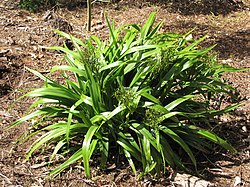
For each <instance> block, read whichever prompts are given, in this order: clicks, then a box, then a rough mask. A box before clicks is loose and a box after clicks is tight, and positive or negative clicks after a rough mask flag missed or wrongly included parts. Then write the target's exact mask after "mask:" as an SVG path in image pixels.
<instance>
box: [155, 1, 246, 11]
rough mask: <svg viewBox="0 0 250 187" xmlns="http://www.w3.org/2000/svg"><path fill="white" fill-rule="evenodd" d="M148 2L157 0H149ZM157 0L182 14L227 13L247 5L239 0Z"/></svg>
mask: <svg viewBox="0 0 250 187" xmlns="http://www.w3.org/2000/svg"><path fill="white" fill-rule="evenodd" d="M150 2H157V1H155V0H151V1H150ZM159 2H160V3H161V4H163V5H164V6H165V7H167V8H170V10H172V11H174V12H178V13H180V14H183V15H194V14H204V15H206V14H214V15H227V14H229V13H231V12H235V11H237V10H240V9H243V8H246V7H247V5H245V4H244V3H243V2H242V1H241V0H194V1H187V0H160V1H159Z"/></svg>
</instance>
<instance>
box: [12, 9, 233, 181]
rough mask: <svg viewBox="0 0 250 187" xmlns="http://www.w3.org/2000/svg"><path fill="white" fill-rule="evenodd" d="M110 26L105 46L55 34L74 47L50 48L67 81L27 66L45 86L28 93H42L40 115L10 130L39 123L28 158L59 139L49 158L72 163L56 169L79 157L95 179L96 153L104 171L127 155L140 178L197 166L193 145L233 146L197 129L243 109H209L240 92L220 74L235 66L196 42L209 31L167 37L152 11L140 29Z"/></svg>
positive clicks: (30, 116)
mask: <svg viewBox="0 0 250 187" xmlns="http://www.w3.org/2000/svg"><path fill="white" fill-rule="evenodd" d="M107 23H108V26H109V31H110V38H109V40H108V41H105V42H103V41H101V40H100V39H99V38H98V37H96V36H92V37H90V38H89V39H88V40H86V41H84V42H83V41H81V40H79V39H77V38H75V37H73V36H70V35H68V34H66V33H63V32H60V31H56V32H57V33H58V34H60V35H62V36H64V37H66V38H68V39H71V40H72V42H73V44H74V47H75V48H74V50H70V49H68V48H67V46H65V47H58V46H57V47H50V49H54V50H60V51H61V52H63V53H64V54H65V59H66V61H67V63H68V65H62V66H55V67H53V68H52V69H51V73H53V72H55V71H60V72H61V75H62V78H63V80H64V81H60V82H57V81H55V80H53V79H52V78H50V77H52V76H50V75H48V76H45V75H43V74H40V73H39V72H37V71H34V70H31V69H29V70H30V71H31V72H33V73H34V74H35V75H37V76H38V77H40V78H41V79H43V80H44V83H45V84H44V86H43V87H41V88H37V89H34V90H33V91H31V92H29V93H27V94H25V96H29V97H36V98H38V100H37V101H36V102H35V103H33V104H32V106H31V108H33V110H34V109H35V111H34V112H32V113H30V114H28V115H26V116H25V117H22V118H20V119H18V120H17V121H16V122H15V123H14V124H13V125H12V126H11V127H14V126H16V125H19V124H21V123H23V122H25V121H29V120H32V121H33V123H32V126H33V127H34V130H33V131H32V133H31V134H29V135H28V136H26V138H24V140H27V139H28V138H30V137H32V136H34V135H37V134H39V135H40V137H39V138H38V139H36V140H35V141H34V143H33V145H32V146H31V148H30V150H29V152H28V156H27V159H28V158H30V157H31V155H32V153H33V152H34V151H36V150H38V149H40V148H42V147H44V145H49V147H51V145H54V152H53V154H52V155H51V159H52V158H53V157H54V156H55V155H56V154H66V155H67V157H68V159H67V160H66V161H65V162H64V163H62V164H61V165H60V166H59V167H57V168H56V169H55V170H53V171H52V172H51V175H57V174H59V173H60V172H61V171H63V170H64V169H65V168H67V167H69V166H70V165H72V164H74V163H75V162H77V161H82V162H83V166H84V171H85V174H86V176H87V177H91V171H90V163H91V162H92V159H93V155H95V158H99V159H98V161H96V162H95V163H97V164H100V166H101V167H105V166H107V163H109V162H110V160H111V159H114V158H115V159H116V158H117V160H118V158H119V157H121V156H124V158H126V159H127V161H128V163H129V164H130V166H131V168H132V171H133V172H134V173H135V174H136V172H138V169H141V171H142V172H141V173H142V174H147V173H151V174H158V175H160V174H162V173H164V172H165V169H166V166H171V167H173V168H176V167H177V168H181V169H186V164H185V163H188V164H190V163H192V164H193V165H194V167H195V168H196V167H197V162H196V158H195V155H194V151H197V150H198V151H204V152H206V151H209V150H213V147H214V146H213V144H214V143H216V144H218V145H220V146H222V147H223V148H225V149H227V150H228V151H230V152H232V153H234V152H236V151H235V149H234V148H233V147H232V146H231V145H230V144H228V143H227V142H226V141H224V140H223V139H221V138H220V137H218V136H217V135H215V134H214V133H212V132H209V131H208V130H205V129H202V128H200V127H199V124H203V126H204V124H207V125H209V119H211V118H213V117H214V116H215V115H219V114H222V113H225V112H228V111H230V110H232V109H234V108H235V107H236V106H231V107H228V108H226V109H223V110H220V111H218V110H212V109H211V107H210V105H211V102H212V101H213V100H214V99H216V97H217V95H218V94H229V95H230V93H231V92H230V90H233V88H232V87H230V86H229V85H227V84H225V83H224V82H223V81H222V80H221V78H220V77H221V75H222V74H223V73H224V72H228V71H236V70H235V69H233V68H230V67H228V66H224V65H221V64H218V63H217V61H216V58H215V57H214V56H213V55H210V54H209V52H210V50H211V49H212V48H213V47H209V48H205V49H199V48H198V44H199V43H200V42H202V41H203V40H204V39H205V37H204V38H201V39H199V40H194V39H192V37H191V34H190V33H188V34H185V35H179V34H174V33H168V34H166V33H160V32H159V29H160V27H161V25H162V23H159V24H156V25H155V13H152V14H151V15H150V16H149V18H148V20H147V21H146V23H145V24H144V25H143V26H142V27H141V26H139V25H136V24H131V25H125V26H123V27H120V28H118V29H115V27H114V23H110V22H109V21H108V19H107ZM180 153H181V154H180ZM183 158H185V159H184V160H185V163H184V161H183Z"/></svg>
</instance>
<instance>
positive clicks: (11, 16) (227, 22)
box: [0, 0, 250, 187]
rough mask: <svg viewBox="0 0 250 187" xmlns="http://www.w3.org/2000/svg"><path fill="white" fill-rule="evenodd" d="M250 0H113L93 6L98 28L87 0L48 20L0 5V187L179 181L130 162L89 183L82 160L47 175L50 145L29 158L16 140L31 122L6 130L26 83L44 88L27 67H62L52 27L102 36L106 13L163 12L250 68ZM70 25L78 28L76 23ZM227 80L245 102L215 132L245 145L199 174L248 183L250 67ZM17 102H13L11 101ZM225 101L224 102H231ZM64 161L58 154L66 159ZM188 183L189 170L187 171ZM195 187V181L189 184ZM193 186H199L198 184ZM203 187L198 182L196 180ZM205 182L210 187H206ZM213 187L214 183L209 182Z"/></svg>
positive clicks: (173, 26)
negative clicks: (140, 173) (136, 172)
mask: <svg viewBox="0 0 250 187" xmlns="http://www.w3.org/2000/svg"><path fill="white" fill-rule="evenodd" d="M249 5H250V2H249V0H244V1H239V0H238V1H236V0H231V1H230V0H224V1H223V0H221V1H213V0H204V1H185V0H178V1H173V0H169V1H154V0H151V1H146V0H139V1H131V0H127V1H126V0H122V1H115V2H113V3H110V4H101V3H95V4H94V5H93V26H92V32H86V24H85V23H86V7H85V5H84V3H79V4H70V5H68V6H61V7H54V9H53V10H54V13H53V18H52V19H49V20H46V19H45V14H46V10H41V11H39V12H37V13H31V12H29V11H26V10H21V9H19V8H18V2H16V1H15V0H2V1H1V2H0V184H1V185H2V186H8V187H10V186H16V187H17V186H19V187H21V186H25V187H26V186H27V187H28V186H178V185H179V186H180V184H179V183H178V182H177V181H176V180H175V179H174V172H169V173H168V174H167V175H166V177H162V178H160V179H154V178H153V177H150V176H148V177H144V178H143V179H142V180H136V179H135V177H134V176H133V174H132V172H131V170H130V169H129V167H128V164H127V163H126V162H124V163H122V166H119V167H118V166H116V167H113V166H112V165H110V167H109V168H108V169H107V170H105V171H101V170H98V168H95V167H93V174H92V175H93V178H92V180H87V179H86V178H85V177H84V173H83V170H82V167H81V166H80V163H79V164H78V165H76V166H72V168H70V169H69V170H67V171H65V172H63V173H62V174H61V176H59V177H57V178H55V179H47V178H45V176H46V175H47V174H48V173H49V171H51V170H52V169H53V168H54V167H55V166H54V165H51V166H48V165H45V163H46V161H47V160H48V155H49V154H51V153H50V152H48V150H45V151H44V152H42V154H37V155H34V156H33V157H32V158H31V159H30V160H29V161H27V162H23V161H24V159H25V153H26V151H27V150H28V148H29V146H30V144H31V142H29V141H28V142H26V143H24V144H21V145H16V144H15V141H16V139H17V138H18V137H19V136H20V135H21V134H22V133H25V132H29V128H28V127H29V124H24V125H22V126H19V127H17V128H15V129H11V130H9V129H8V126H9V125H11V123H12V122H13V121H15V120H16V119H17V118H19V117H21V116H22V115H23V114H24V113H25V111H26V109H27V108H28V106H29V105H30V104H31V103H32V100H30V99H26V98H25V99H22V100H17V99H18V98H19V97H20V96H21V95H22V94H23V93H25V92H27V90H28V88H32V87H38V86H40V85H41V84H42V82H41V81H40V80H39V79H38V78H36V77H35V76H34V75H32V74H31V73H29V72H28V71H27V70H26V69H25V67H30V68H32V69H36V70H38V71H40V72H42V73H47V72H48V71H49V69H50V68H51V67H52V66H54V65H59V64H63V63H64V62H63V61H62V60H61V59H62V58H61V56H60V54H58V53H56V52H53V51H48V50H44V49H43V48H42V46H51V45H61V44H62V42H63V39H61V38H59V37H57V36H55V35H54V34H53V32H52V28H59V29H61V30H65V31H70V32H71V34H73V35H75V36H77V37H79V38H81V39H83V40H84V39H85V38H86V37H88V36H89V35H92V34H95V35H97V36H99V37H101V38H103V39H105V38H107V36H108V34H109V33H108V28H107V25H106V23H105V21H104V17H103V12H106V13H107V14H108V16H109V18H111V19H114V21H115V24H116V26H120V25H123V24H126V23H139V24H143V22H144V21H145V20H146V19H147V17H148V15H149V14H150V13H151V12H153V11H157V21H161V20H165V23H164V26H163V28H162V31H164V32H177V33H186V32H188V31H190V30H192V29H193V28H195V30H194V31H193V36H194V37H195V38H198V37H201V36H204V35H207V36H208V39H207V40H206V41H205V42H204V43H203V44H202V45H203V46H210V45H213V44H217V46H216V47H215V51H216V52H218V58H219V61H220V62H221V63H224V64H228V65H231V66H233V67H237V68H250V42H249V39H250V35H249V34H250V13H249ZM71 27H72V28H71ZM224 78H225V79H227V80H229V82H230V83H231V84H232V85H233V86H235V87H236V88H237V92H236V94H237V95H238V97H239V98H240V99H241V101H242V103H243V105H242V106H240V107H239V108H238V109H237V110H235V111H234V112H232V113H230V114H227V115H223V116H221V117H220V118H219V123H218V125H216V126H215V127H214V128H213V129H212V130H213V131H214V132H216V133H218V134H219V135H220V136H221V137H223V138H225V139H227V140H228V141H229V142H230V143H231V144H232V145H233V146H235V147H236V148H237V150H239V153H238V154H236V155H228V154H227V153H223V152H221V150H218V153H216V154H212V155H201V156H200V158H199V163H200V166H199V167H200V173H201V175H203V177H204V179H205V180H207V181H209V182H210V186H218V187H226V186H234V184H236V183H235V181H237V180H238V179H240V180H241V183H239V184H238V186H245V187H247V186H250V133H249V132H250V71H244V72H238V73H228V74H226V75H225V76H224ZM14 102H15V105H12V104H13V103H14ZM231 103H232V101H231V100H225V99H224V105H228V104H231ZM63 159H65V158H58V163H60V162H61V161H62V160H63ZM181 176H182V179H181V180H183V181H185V180H186V179H185V176H186V175H184V174H183V175H181ZM190 186H192V185H190ZM193 186H195V185H193ZM196 186H198V185H196ZM204 186H205V185H204ZM206 186H208V185H206Z"/></svg>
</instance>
